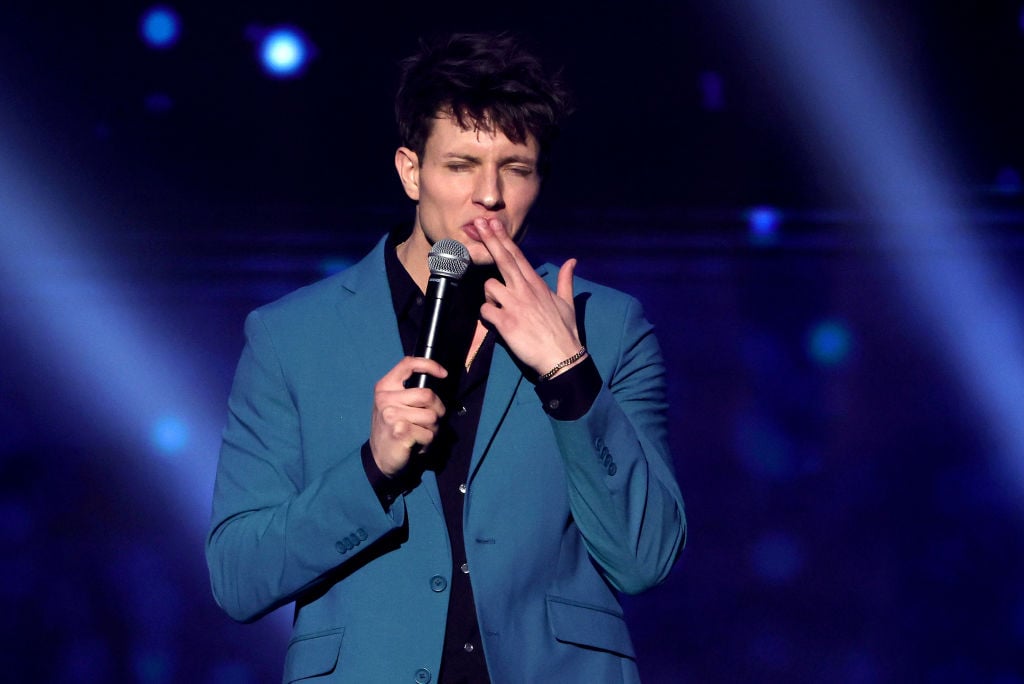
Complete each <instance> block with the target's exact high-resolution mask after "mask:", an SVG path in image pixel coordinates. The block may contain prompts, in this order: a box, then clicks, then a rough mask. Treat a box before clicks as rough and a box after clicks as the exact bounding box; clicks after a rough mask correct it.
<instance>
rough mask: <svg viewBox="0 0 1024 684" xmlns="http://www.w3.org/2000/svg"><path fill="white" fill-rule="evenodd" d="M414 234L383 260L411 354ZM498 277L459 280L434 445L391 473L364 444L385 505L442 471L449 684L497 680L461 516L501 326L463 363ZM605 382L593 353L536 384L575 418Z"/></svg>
mask: <svg viewBox="0 0 1024 684" xmlns="http://www.w3.org/2000/svg"><path fill="white" fill-rule="evenodd" d="M407 236H408V230H404V231H393V232H392V233H391V235H390V236H389V239H388V244H387V247H386V249H385V257H384V263H385V268H386V269H387V277H388V283H389V285H390V287H391V298H392V303H393V305H394V311H395V316H396V319H397V321H398V331H399V335H400V337H401V339H402V348H403V350H404V352H405V354H406V355H412V354H413V353H414V350H415V346H416V340H417V337H418V335H419V330H420V326H421V324H422V321H423V318H424V315H425V314H424V306H423V299H424V298H423V293H422V292H421V291H420V289H419V287H418V286H417V285H416V283H415V282H414V281H413V279H412V277H411V276H410V275H409V273H408V272H407V271H406V270H405V268H404V267H403V266H402V264H401V262H400V261H399V259H398V255H397V254H396V252H395V248H396V247H397V246H398V245H399V244H400V243H401V241H402V240H404V239H405V238H406V237H407ZM492 277H493V278H497V277H499V276H498V273H497V270H496V269H494V268H493V267H472V268H470V269H469V271H468V272H467V273H466V275H465V276H463V278H462V280H461V281H460V283H459V287H458V289H457V293H458V296H457V297H456V301H455V303H454V306H453V309H452V316H451V317H450V318H448V319H447V320H448V324H449V325H450V326H451V329H450V334H449V335H448V336H446V337H447V339H448V340H455V341H456V342H455V343H454V344H455V349H454V350H453V353H452V354H451V357H450V358H451V359H457V360H458V361H450V362H447V363H444V364H443V365H445V367H446V368H447V370H448V373H449V376H448V378H447V379H446V381H445V383H444V384H443V386H442V387H441V388H440V389H439V390H438V393H439V396H440V397H441V399H442V401H443V402H444V404H445V407H446V415H445V418H444V420H443V421H442V424H441V428H440V430H439V432H438V434H437V436H436V437H435V439H434V441H433V443H432V444H431V445H430V448H429V449H428V451H427V452H426V453H425V454H423V455H421V456H419V457H416V456H414V457H413V458H414V460H415V461H416V462H415V463H414V464H412V465H411V466H410V468H409V469H408V470H409V472H406V473H403V474H402V475H401V476H398V477H395V478H388V477H387V476H385V475H384V474H383V473H382V472H381V471H380V469H378V468H377V465H376V463H375V461H374V460H373V453H372V452H371V451H370V446H369V442H367V443H366V444H364V445H363V450H362V460H363V467H364V469H365V470H366V474H367V477H368V478H369V480H370V483H371V484H372V485H373V488H374V491H375V492H376V493H377V496H378V498H379V499H380V501H381V504H382V505H383V506H384V507H385V508H388V507H389V506H390V505H391V503H392V502H393V501H394V499H395V498H396V497H397V496H399V495H400V494H401V493H402V492H403V491H405V490H407V489H408V488H410V487H412V486H415V484H416V483H417V482H418V481H419V476H420V474H421V472H422V471H423V470H432V471H434V474H435V476H436V479H437V486H438V490H439V491H440V495H441V506H442V509H443V511H444V516H445V523H446V525H447V527H448V536H449V539H450V540H451V548H452V561H453V566H454V567H453V568H452V581H451V583H450V584H449V599H448V619H447V622H446V625H445V636H444V648H443V654H442V659H441V673H440V677H439V682H441V683H442V684H478V683H480V682H489V681H490V679H489V677H488V673H487V662H486V660H485V659H484V651H483V645H482V643H481V639H480V626H479V623H478V620H477V616H476V606H475V603H474V599H473V586H472V583H471V572H472V568H470V567H469V566H468V564H467V559H466V552H465V542H464V537H463V530H462V516H463V502H464V495H465V491H466V479H467V476H468V474H469V464H470V459H471V458H472V453H473V442H474V440H475V438H476V431H477V426H478V424H479V421H480V413H481V410H482V408H483V402H484V394H485V392H486V389H487V374H488V371H489V370H490V365H491V357H492V356H493V353H494V345H495V342H496V339H495V338H496V336H497V334H496V333H495V332H494V331H489V332H488V334H487V336H486V337H485V338H484V341H483V343H482V344H481V346H480V348H479V350H478V351H477V352H476V355H475V356H474V358H473V360H472V363H471V364H470V367H469V368H468V369H467V368H465V366H464V364H463V363H462V362H463V360H465V359H466V358H467V356H468V354H469V348H470V345H471V344H472V340H473V333H474V332H475V330H476V324H477V321H478V320H479V314H480V305H481V304H482V303H483V296H484V295H483V284H484V282H485V281H486V280H487V279H488V278H492ZM396 361H397V360H396ZM533 379H534V380H535V379H536V378H533ZM600 388H601V377H600V374H599V373H598V371H597V367H596V366H595V365H594V363H593V361H592V360H591V359H590V358H589V357H588V358H587V359H586V360H585V361H583V362H581V363H579V364H576V365H575V366H573V367H572V368H570V369H569V370H568V371H566V372H563V373H562V374H561V375H558V376H556V377H555V378H553V379H551V380H549V381H545V382H539V383H537V385H536V391H537V394H538V397H539V398H540V400H541V402H542V404H543V406H544V409H545V411H547V413H548V414H549V415H551V416H552V417H554V418H556V419H559V420H572V419H575V418H579V417H580V416H582V415H583V414H584V413H586V412H587V410H589V408H590V405H591V404H592V403H593V401H594V399H595V398H596V396H597V393H598V392H599V391H600Z"/></svg>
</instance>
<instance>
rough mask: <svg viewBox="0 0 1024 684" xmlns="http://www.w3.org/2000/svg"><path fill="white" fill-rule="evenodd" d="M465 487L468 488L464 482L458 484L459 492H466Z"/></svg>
mask: <svg viewBox="0 0 1024 684" xmlns="http://www.w3.org/2000/svg"><path fill="white" fill-rule="evenodd" d="M466 489H468V488H467V487H466V483H465V482H463V483H462V484H460V485H459V494H465V493H466Z"/></svg>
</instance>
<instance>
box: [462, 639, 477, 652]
mask: <svg viewBox="0 0 1024 684" xmlns="http://www.w3.org/2000/svg"><path fill="white" fill-rule="evenodd" d="M474 648H475V647H474V646H473V644H471V643H469V642H468V641H467V642H466V643H464V644H463V645H462V650H463V651H465V652H466V653H472V652H473V649H474Z"/></svg>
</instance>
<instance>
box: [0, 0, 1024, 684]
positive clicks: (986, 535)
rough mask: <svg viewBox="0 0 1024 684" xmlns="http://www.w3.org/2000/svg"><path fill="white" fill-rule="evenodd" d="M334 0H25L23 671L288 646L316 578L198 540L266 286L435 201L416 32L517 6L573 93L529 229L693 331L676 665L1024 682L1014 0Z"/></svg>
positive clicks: (20, 13) (856, 679) (285, 285)
mask: <svg viewBox="0 0 1024 684" xmlns="http://www.w3.org/2000/svg"><path fill="white" fill-rule="evenodd" d="M325 5H326V3H309V2H305V3H294V2H290V3H284V2H270V1H264V2H259V3H238V2H226V3H217V4H216V6H208V5H207V4H205V3H199V2H195V1H194V0H187V1H182V2H176V3H169V4H167V5H164V6H163V7H165V8H169V9H171V10H173V12H174V13H175V15H176V16H177V18H178V20H179V21H180V24H179V28H180V34H178V37H177V39H176V41H174V42H173V44H171V45H167V46H164V47H162V48H154V47H152V46H149V45H147V43H146V41H145V40H144V37H143V35H142V32H141V30H140V26H141V22H142V21H143V19H144V17H146V16H148V14H147V12H149V11H150V10H152V9H153V6H152V5H149V4H146V3H137V2H113V1H107V2H99V3H90V4H71V3H52V4H47V5H39V6H35V7H3V8H0V359H2V360H3V361H2V363H0V397H2V399H0V554H2V559H0V608H2V609H3V612H4V613H5V615H6V616H7V619H6V620H4V621H3V625H4V626H3V627H2V630H3V631H2V636H0V638H2V640H3V644H4V645H3V647H2V648H0V654H2V655H0V672H4V673H5V675H4V678H5V679H9V680H10V681H24V682H115V681H117V682H120V681H124V682H144V683H147V684H149V683H152V684H157V683H163V682H208V683H210V684H242V683H246V682H271V681H277V680H279V678H280V671H281V666H282V660H283V653H284V647H285V644H286V641H287V638H288V632H287V628H288V622H289V616H288V615H287V614H286V612H287V611H281V612H279V614H275V615H273V616H270V617H269V618H267V619H265V620H263V621H262V622H260V623H257V624H254V625H236V624H234V623H232V622H231V621H230V620H229V619H228V618H226V617H225V616H223V615H222V614H221V613H220V611H219V610H218V608H217V607H216V606H215V604H214V603H213V600H212V597H211V595H210V591H209V587H208V583H207V578H206V569H205V562H204V558H203V542H204V534H205V531H206V530H205V524H206V520H207V517H208V514H209V497H210V492H211V489H212V476H213V475H212V474H213V468H214V465H215V462H216V449H217V438H218V431H219V428H220V425H221V423H222V421H223V419H224V415H225V401H226V396H227V392H228V388H229V386H230V381H231V376H232V373H233V370H234V364H235V362H236V360H237V357H238V354H239V352H240V350H241V343H242V338H241V331H242V322H243V320H244V317H245V315H246V313H247V312H248V311H250V310H251V309H252V308H254V307H256V306H259V305H261V304H263V303H266V302H268V301H271V300H273V299H275V298H276V297H278V296H280V295H283V294H284V293H286V292H288V291H290V290H292V289H294V288H296V287H299V286H302V285H304V284H307V283H309V282H312V281H314V280H316V279H318V278H321V277H323V276H325V275H327V274H329V273H332V272H335V271H337V270H338V269H340V268H343V267H344V266H345V265H346V264H348V263H351V262H352V261H353V260H354V259H356V258H358V257H359V256H361V255H362V254H363V253H365V251H367V250H368V249H369V248H370V246H372V244H373V243H374V242H375V241H376V240H377V239H378V238H379V236H380V235H381V234H382V233H383V232H385V231H387V230H388V229H389V228H391V227H392V226H393V225H395V224H396V223H399V222H402V221H407V220H409V219H410V217H411V215H412V213H411V212H412V208H411V206H410V205H409V204H408V202H407V200H406V199H405V198H404V196H403V195H402V193H401V190H400V188H399V186H398V183H397V182H396V179H395V178H394V171H393V167H392V162H391V159H392V154H393V151H394V148H395V146H396V144H397V135H396V133H395V132H394V126H393V123H392V113H391V96H392V92H393V90H394V86H395V79H396V74H397V68H396V66H395V65H396V61H397V60H398V59H399V58H400V57H401V56H403V55H404V54H407V53H408V52H409V51H410V50H411V49H412V47H413V45H414V44H415V40H416V37H417V36H419V35H422V34H429V33H432V32H437V31H443V30H476V29H494V28H506V27H507V28H511V29H514V30H516V31H518V32H520V33H522V34H523V35H524V36H525V37H526V38H527V39H528V41H529V42H531V43H532V44H533V45H534V46H535V47H536V48H537V49H538V51H539V52H541V53H542V54H543V55H544V56H545V57H546V59H547V60H548V61H549V62H552V63H555V64H562V65H564V73H565V77H566V79H567V80H568V82H569V83H570V85H571V86H572V89H573V90H574V91H575V93H576V98H577V105H578V111H577V113H576V114H575V115H574V117H573V119H572V120H571V121H570V125H569V127H568V129H567V131H566V133H565V135H564V137H563V139H562V140H561V141H560V147H559V149H558V151H557V154H556V158H555V170H554V173H553V174H552V176H551V177H550V178H548V179H546V181H545V189H544V193H543V197H542V200H541V202H540V205H539V206H538V208H537V210H536V212H535V214H534V216H533V218H532V221H531V226H530V232H529V235H528V237H527V240H526V243H525V248H526V250H527V252H528V254H529V255H530V256H531V257H532V258H533V259H534V260H535V261H537V262H540V261H545V260H551V261H555V262H558V263H560V262H561V261H562V260H564V259H566V258H568V257H577V258H578V259H579V261H580V265H579V269H578V271H579V273H580V274H581V275H583V276H585V277H588V278H591V279H594V280H597V281H600V282H603V283H605V284H608V285H612V286H614V287H618V288H620V289H623V290H625V291H627V292H630V293H632V294H634V295H636V296H637V297H639V298H640V299H641V301H643V302H644V304H645V306H646V308H647V314H648V317H649V318H650V319H651V320H652V321H653V322H654V323H655V325H656V326H657V330H658V333H659V338H660V340H661V343H662V346H663V347H664V349H665V352H666V357H667V363H668V367H669V372H670V382H671V386H670V392H671V397H670V398H671V402H672V409H671V419H672V444H673V447H674V454H675V459H676V468H677V472H678V476H679V481H680V484H681V486H682V490H683V495H684V497H685V499H686V502H687V513H688V517H689V521H690V537H689V541H688V545H687V548H686V550H685V551H684V553H683V556H682V558H681V560H680V562H679V564H678V566H677V567H676V568H675V570H674V571H673V573H672V575H671V577H670V578H669V580H668V581H667V582H666V583H665V584H664V585H663V586H661V587H659V588H657V589H655V590H653V591H651V592H649V593H647V594H645V595H642V596H638V597H628V598H626V599H625V604H626V608H627V615H628V618H629V622H630V625H631V629H632V632H633V635H634V639H635V641H636V645H637V649H638V651H639V656H640V667H641V672H642V673H643V675H644V681H646V682H654V683H658V682H711V683H714V682H851V683H864V684H869V683H875V682H905V681H920V682H930V683H947V682H948V683H959V682H992V683H993V684H1020V683H1022V682H1024V580H1022V578H1024V534H1022V533H1024V506H1022V505H1021V501H1022V497H1024V441H1020V440H1017V439H1016V438H1017V437H1021V436H1024V420H1022V417H1021V416H1022V410H1021V407H1022V406H1024V382H1022V378H1024V375H1022V374H1021V372H1020V369H1021V364H1022V357H1021V354H1022V353H1024V352H1022V347H1021V346H1017V345H1016V344H1015V343H1016V342H1018V341H1022V340H1024V337H1022V336H1021V335H1020V328H1021V320H1022V318H1024V307H1022V306H1021V303H1022V293H1024V283H1022V280H1021V275H1020V272H1021V271H1019V270H1018V269H1021V268H1022V266H1024V213H1022V211H1021V209H1022V194H1021V193H1022V189H1024V188H1022V181H1021V173H1022V172H1024V149H1022V135H1021V121H1024V111H1022V104H1024V97H1022V94H1021V93H1022V91H1021V88H1020V83H1021V78H1022V75H1024V7H1022V5H1021V4H1020V3H1019V2H1006V1H993V2H987V3H984V6H983V7H982V6H974V5H971V6H968V4H967V3H962V6H955V7H946V6H945V5H944V4H942V3H939V4H935V3H927V2H916V1H912V0H897V1H896V2H881V1H878V2H862V3H856V4H855V5H854V4H853V3H851V4H850V5H847V4H845V3H841V2H826V3H818V4H814V3H810V2H803V1H802V0H790V1H789V2H784V1H783V0H763V1H761V2H755V1H753V0H749V1H744V0H731V1H728V2H722V3H716V5H715V7H714V8H707V7H703V6H702V5H703V4H701V3H688V4H685V5H677V4H676V3H670V2H663V1H659V0H640V1H638V2H632V3H611V2H593V3H590V4H589V5H587V6H586V9H584V8H582V7H581V6H578V5H575V4H564V5H562V4H559V3H550V2H548V3H537V2H532V1H530V2H522V3H518V4H516V5H509V6H502V7H501V8H494V9H492V8H487V7H483V6H480V5H479V3H458V2H456V3H446V4H445V6H444V8H438V7H434V6H429V4H415V5H413V4H406V3H398V4H397V5H396V4H388V5H387V6H386V7H385V6H384V5H383V4H382V5H381V6H380V7H361V8H358V9H355V8H341V7H340V6H339V7H333V6H325ZM284 25H288V26H293V27H297V28H299V29H302V30H303V31H304V33H305V36H306V38H307V39H308V40H309V41H310V43H311V44H312V46H313V53H312V58H311V60H310V62H309V64H308V67H307V69H306V70H305V72H304V73H302V74H301V75H298V76H295V77H293V78H280V77H279V78H273V77H270V76H268V75H267V74H266V73H264V71H263V70H262V69H261V67H260V64H259V60H258V58H257V55H256V48H257V46H258V44H259V40H260V39H261V37H263V36H265V35H267V33H268V32H269V31H270V30H271V29H272V28H274V27H277V26H284ZM822 27H829V28H830V29H831V31H832V32H831V33H827V34H823V33H821V32H820V30H821V29H822ZM787 30H792V31H793V33H794V35H796V36H798V37H799V38H800V40H797V41H794V42H793V43H792V44H785V43H784V41H785V35H786V31H787ZM847 43H850V44H851V45H852V47H850V46H849V45H848V44H847ZM848 48H849V49H848ZM815 50H817V51H818V52H817V53H815V52H814V51H815ZM808 54H811V55H812V56H813V55H815V54H817V55H818V57H819V58H820V62H819V61H818V60H816V59H809V58H808ZM851 55H852V56H853V57H854V58H856V57H858V56H859V57H860V58H861V59H860V60H859V61H856V60H854V61H851V60H850V59H849V58H850V57H851ZM816 62H817V63H816ZM787 65H789V66H788V67H787ZM829 69H832V70H831V71H829ZM821 74H831V78H826V79H825V80H815V79H814V78H811V77H810V76H820V75H821ZM846 79H850V80H848V81H847V80H846ZM865 94H866V96H865ZM817 95H820V97H821V100H822V104H821V109H820V111H818V110H815V109H814V108H813V107H812V106H810V105H808V104H807V102H808V101H809V100H810V99H813V97H814V96H817ZM805 96H807V97H808V100H804V99H802V98H803V97H805ZM844 98H848V99H844ZM904 100H906V101H907V102H910V103H911V104H910V105H908V106H906V107H903V106H902V103H903V101H904ZM836 103H838V105H840V106H839V107H838V109H837V110H830V109H829V107H830V104H836ZM890 106H891V107H892V108H893V109H892V110H891V111H893V112H898V113H904V114H906V113H910V115H908V116H903V117H899V116H896V117H887V116H885V115H884V113H885V112H886V111H890V110H886V109H885V108H886V107H890ZM860 107H863V111H861V109H859V108H860ZM879 108H882V109H879ZM879 111H881V112H882V113H883V114H879V113H878V112H879ZM815 115H817V116H818V117H819V118H814V117H815ZM911 115H912V116H911ZM844 116H850V117H851V119H850V120H851V121H853V122H854V124H852V125H850V126H848V127H846V128H844V127H843V126H842V125H841V124H842V123H843V122H844V121H846V119H844V118H843V117H844ZM876 121H877V122H879V123H878V125H877V126H875V125H874V122H876ZM856 122H867V124H866V125H864V126H860V127H859V126H858V125H856ZM852 136H862V137H859V138H857V139H851V137H852ZM905 146H906V149H908V150H910V151H911V152H915V153H917V152H920V153H921V154H920V159H918V158H916V157H915V158H914V159H910V157H911V156H912V155H904V154H899V155H896V154H895V153H894V151H901V152H902V150H903V149H904V148H905ZM876 148H877V149H876ZM851 150H852V151H851ZM861 150H863V151H864V154H865V155H866V156H865V157H863V158H862V157H858V156H857V154H856V153H857V152H858V151H861ZM935 150H938V152H936V153H935V154H932V153H931V152H933V151H935ZM872 160H876V161H878V162H879V163H876V164H872V163H871V161H872ZM922 160H923V161H922ZM927 160H937V161H936V163H931V164H930V163H926V162H927ZM883 162H884V163H883ZM904 162H906V164H907V166H906V167H903V166H902V164H903V163H904ZM877 188H882V189H881V190H878V189H877ZM887 193H888V194H887ZM893 197H895V198H896V199H893ZM933 198H938V199H937V201H932V199H933ZM904 202H905V204H904ZM929 202H931V203H929ZM903 209H906V212H904V211H903ZM936 226H938V227H940V228H942V227H951V229H950V230H945V229H943V230H938V229H936ZM904 228H906V230H904Z"/></svg>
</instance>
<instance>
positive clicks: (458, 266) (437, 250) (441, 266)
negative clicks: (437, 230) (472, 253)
mask: <svg viewBox="0 0 1024 684" xmlns="http://www.w3.org/2000/svg"><path fill="white" fill-rule="evenodd" d="M471 263H473V261H472V260H471V259H470V258H469V250H468V249H466V246H465V245H463V244H462V243H461V242H459V241H458V240H452V239H451V238H444V239H441V240H438V241H437V242H435V243H434V246H433V247H431V248H430V255H429V256H428V257H427V266H429V267H430V275H439V276H445V277H448V278H453V279H455V280H459V279H460V278H462V276H464V275H465V274H466V269H468V268H469V265H470V264H471Z"/></svg>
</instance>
